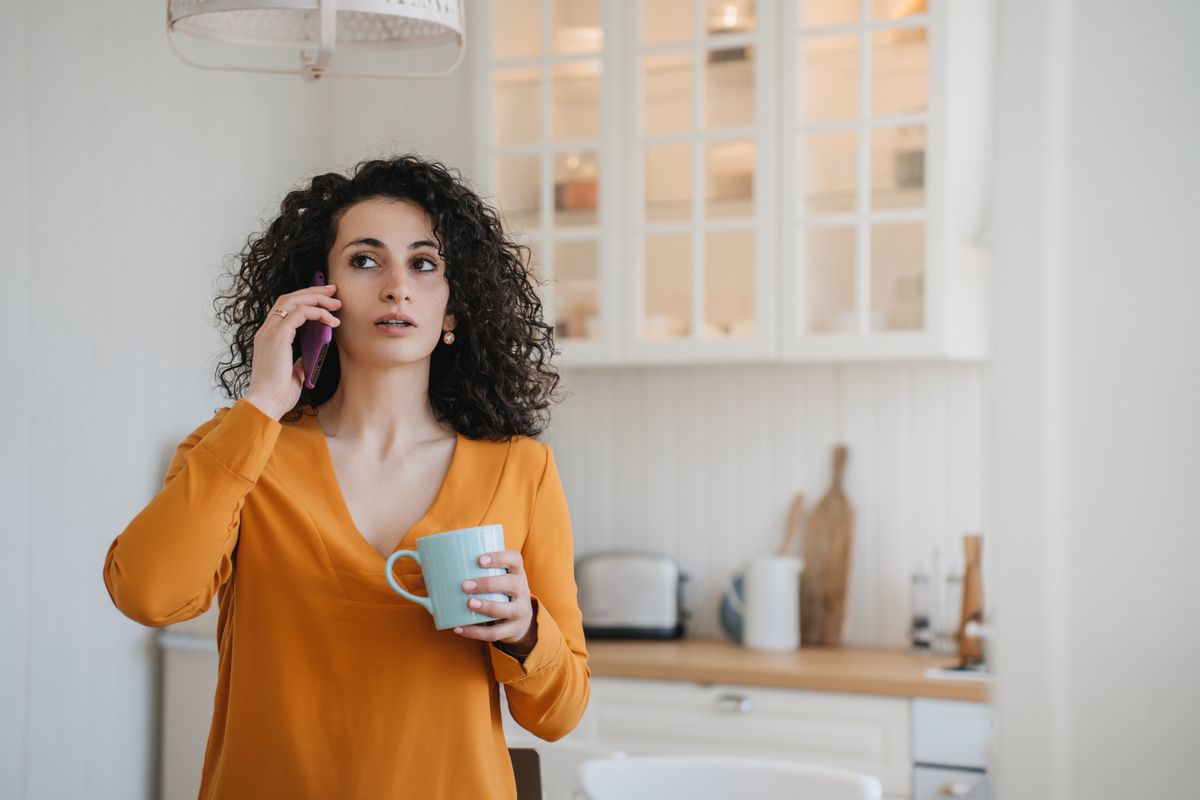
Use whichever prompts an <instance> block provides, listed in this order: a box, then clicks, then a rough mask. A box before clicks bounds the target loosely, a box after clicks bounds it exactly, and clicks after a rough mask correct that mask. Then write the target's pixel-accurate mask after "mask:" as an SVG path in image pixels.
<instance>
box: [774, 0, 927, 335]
mask: <svg viewBox="0 0 1200 800" xmlns="http://www.w3.org/2000/svg"><path fill="white" fill-rule="evenodd" d="M789 16H790V19H789V20H788V21H787V25H788V26H789V29H790V31H791V32H790V33H789V34H788V36H789V39H790V44H789V46H788V59H787V61H786V63H787V64H788V65H789V70H790V71H791V74H792V76H793V77H794V80H792V81H787V80H785V82H784V90H785V92H788V93H789V94H788V95H787V96H786V97H785V103H786V106H787V108H788V109H789V117H790V119H789V121H788V123H787V124H785V126H784V135H785V137H790V139H791V141H790V142H789V141H786V140H785V143H784V144H785V147H790V148H792V151H791V152H792V154H793V156H792V158H791V159H790V162H791V163H792V165H793V167H792V169H793V174H792V176H791V177H792V185H793V186H794V187H795V193H794V194H793V196H791V197H790V198H789V199H788V207H789V208H790V209H792V212H793V218H792V220H791V222H790V223H788V225H787V227H788V229H789V233H790V235H791V236H792V243H791V247H790V248H789V253H790V256H789V260H790V262H791V263H789V264H785V269H787V270H791V271H792V276H793V277H794V283H793V287H794V292H795V294H794V297H795V298H796V299H798V300H800V301H801V302H798V303H795V306H796V309H797V311H798V312H799V313H796V314H794V315H792V319H791V320H790V322H789V324H790V326H791V327H792V330H791V331H790V333H791V335H793V336H795V337H806V336H828V335H831V334H843V335H847V334H848V335H852V336H865V335H870V334H876V333H882V332H890V331H922V330H924V329H925V327H926V321H925V317H926V306H927V297H926V290H925V285H926V281H925V275H926V269H925V265H926V257H925V250H926V246H925V242H926V228H927V203H926V193H925V152H926V142H927V136H926V131H927V128H928V124H929V94H930V91H929V86H930V76H929V46H928V31H929V28H930V25H929V14H928V9H927V7H926V0H800V2H798V3H796V4H795V5H794V6H792V12H791V14H790V15H789ZM789 86H790V87H791V88H790V89H789V88H788V87H789Z"/></svg>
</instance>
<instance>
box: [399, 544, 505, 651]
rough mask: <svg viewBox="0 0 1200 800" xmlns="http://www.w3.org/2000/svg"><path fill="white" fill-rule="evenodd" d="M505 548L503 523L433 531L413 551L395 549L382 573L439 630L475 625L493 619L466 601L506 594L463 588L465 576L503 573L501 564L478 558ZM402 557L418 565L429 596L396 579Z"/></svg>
mask: <svg viewBox="0 0 1200 800" xmlns="http://www.w3.org/2000/svg"><path fill="white" fill-rule="evenodd" d="M503 549H504V526H503V525H479V526H477V527H474V528H461V529H459V530H456V531H446V532H445V533H434V534H431V535H429V536H422V537H421V538H420V539H417V549H416V550H397V551H396V552H394V553H392V555H391V557H390V558H388V560H387V567H386V571H385V572H384V575H385V576H386V577H387V581H388V583H389V584H391V587H392V588H393V589H395V590H396V592H397V593H399V594H400V595H401V596H402V597H406V598H408V599H409V600H412V601H413V602H414V603H417V604H419V605H421V606H424V607H425V610H426V611H428V612H429V613H430V614H432V615H433V623H434V627H435V628H437V629H438V630H439V631H442V630H446V629H447V628H455V627H458V626H459V625H475V624H477V623H480V622H490V621H491V620H494V619H496V618H495V617H490V616H488V615H487V614H481V613H479V612H478V611H473V610H472V609H470V608H467V600H469V599H470V598H472V597H478V598H479V599H481V600H493V601H495V602H498V603H507V602H509V596H508V595H506V594H498V593H494V592H493V593H472V594H468V593H467V592H465V591H463V588H462V583H463V581H465V580H467V579H471V580H478V579H479V578H486V577H490V576H492V575H504V574H506V573H507V572H508V570H506V569H505V568H504V567H482V566H480V565H479V557H480V556H481V555H483V554H484V553H498V552H500V551H501V550H503ZM401 558H411V559H412V560H414V561H416V562H417V564H419V565H420V567H421V574H422V575H423V576H424V578H425V588H426V589H427V590H428V591H429V596H428V597H421V596H420V595H416V594H413V593H412V592H410V591H408V590H407V589H405V588H404V587H403V586H401V585H400V584H399V583H397V582H396V577H395V575H393V574H392V565H393V564H395V563H396V562H397V561H398V560H399V559H401Z"/></svg>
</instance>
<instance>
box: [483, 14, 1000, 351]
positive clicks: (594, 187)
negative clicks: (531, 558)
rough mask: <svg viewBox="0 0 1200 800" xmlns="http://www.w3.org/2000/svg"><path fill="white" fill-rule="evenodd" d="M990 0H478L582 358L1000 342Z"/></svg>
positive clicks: (502, 178) (487, 60)
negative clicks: (996, 334) (990, 272)
mask: <svg viewBox="0 0 1200 800" xmlns="http://www.w3.org/2000/svg"><path fill="white" fill-rule="evenodd" d="M991 3H992V0H955V2H953V3H952V2H949V0H930V2H929V3H928V6H926V4H925V2H924V0H805V2H796V3H789V2H761V1H760V2H752V1H751V0H656V1H655V2H654V3H649V2H622V1H620V0H592V2H578V1H577V0H498V2H494V3H486V4H480V5H479V6H477V7H475V8H476V14H475V17H474V26H475V29H476V30H480V31H482V32H483V33H482V34H481V35H480V37H479V38H478V39H477V40H476V41H477V43H478V46H479V47H480V51H479V57H478V58H477V59H476V62H475V64H476V74H475V89H476V96H477V97H478V98H479V99H480V101H481V102H480V103H479V104H478V107H479V108H480V109H481V119H480V124H478V125H476V137H477V138H476V161H477V164H476V170H475V174H476V175H478V176H480V178H481V181H482V183H483V184H484V187H483V188H484V189H485V193H487V194H491V195H492V196H493V197H494V199H495V201H496V202H497V204H498V205H499V206H500V208H501V210H502V213H503V215H504V217H505V219H506V221H507V222H508V224H509V225H510V226H511V228H512V229H513V230H514V231H517V232H518V235H519V236H520V238H521V239H522V241H524V242H525V243H527V244H528V245H529V246H530V248H531V250H532V254H533V261H534V266H535V272H536V276H537V278H538V279H539V280H545V281H547V283H546V285H545V286H544V288H543V290H542V291H543V302H544V303H545V306H546V308H547V313H548V316H549V317H550V318H551V319H553V320H554V324H555V326H556V329H557V330H556V332H557V339H558V341H559V342H560V344H561V347H562V350H563V356H564V363H567V364H570V365H572V366H575V365H586V364H598V365H612V364H645V363H688V362H730V361H765V360H767V361H769V360H787V361H817V360H851V359H873V360H879V359H918V358H963V359H978V358H984V357H986V355H987V352H988V342H987V325H988V322H987V313H986V310H987V298H986V285H987V268H988V258H987V253H986V248H985V246H984V244H983V243H984V241H985V240H986V221H987V217H988V213H987V208H986V205H985V203H984V199H985V197H986V194H987V190H988V185H987V182H988V174H987V173H988V170H987V165H988V164H989V163H990V159H989V157H988V141H987V133H988V130H989V121H988V115H987V112H988V109H989V107H990V66H991V58H990V49H989V42H990V38H991V31H992V22H991V20H992V15H993V9H992V5H991Z"/></svg>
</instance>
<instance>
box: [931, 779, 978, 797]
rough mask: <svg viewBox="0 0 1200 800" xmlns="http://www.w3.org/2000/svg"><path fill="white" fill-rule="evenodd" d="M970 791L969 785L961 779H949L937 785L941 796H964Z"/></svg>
mask: <svg viewBox="0 0 1200 800" xmlns="http://www.w3.org/2000/svg"><path fill="white" fill-rule="evenodd" d="M970 793H971V787H970V785H968V784H965V783H963V782H962V781H950V782H949V783H943V784H942V785H941V786H939V787H938V794H939V795H940V796H942V797H966V796H967V795H969V794H970Z"/></svg>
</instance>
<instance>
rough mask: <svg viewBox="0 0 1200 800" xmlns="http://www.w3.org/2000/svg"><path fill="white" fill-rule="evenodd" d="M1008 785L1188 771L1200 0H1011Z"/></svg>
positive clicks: (1106, 781) (1005, 357) (1194, 695)
mask: <svg viewBox="0 0 1200 800" xmlns="http://www.w3.org/2000/svg"><path fill="white" fill-rule="evenodd" d="M1000 20H1001V25H1000V29H1001V30H1000V34H1001V35H1000V47H999V66H1000V71H999V74H1000V86H999V88H1000V108H999V110H998V119H999V120H1000V126H999V130H998V134H999V135H998V154H997V155H998V169H997V175H998V176H999V177H998V181H999V183H998V191H997V204H996V209H997V219H998V227H997V234H998V238H997V241H998V259H997V268H996V270H995V274H996V276H997V286H996V289H997V292H996V312H997V313H996V318H997V320H998V330H997V337H996V347H997V349H996V370H995V385H996V397H995V417H994V419H991V420H989V424H988V426H987V427H988V428H989V429H994V432H995V443H996V444H995V455H996V460H995V484H994V497H995V501H994V508H995V518H994V523H993V527H994V528H995V529H996V531H997V536H996V548H995V550H996V552H997V556H998V564H997V567H996V585H997V587H998V592H997V594H996V595H995V597H996V603H995V604H994V606H993V608H994V623H995V626H996V637H997V638H996V646H995V664H996V669H997V680H998V683H997V687H996V690H997V691H996V704H997V709H998V718H999V723H1000V731H999V733H1000V739H999V754H998V755H999V762H998V767H999V768H998V775H997V784H998V786H997V788H998V790H999V792H1000V794H999V795H998V796H999V797H1002V798H1027V797H1053V798H1088V800H1104V799H1105V798H1114V799H1115V798H1132V797H1138V798H1143V797H1195V796H1196V794H1197V791H1198V789H1197V786H1198V785H1200V771H1198V770H1197V769H1196V765H1195V764H1196V756H1195V753H1196V749H1197V747H1198V746H1200V691H1198V686H1200V683H1198V678H1197V676H1198V675H1200V636H1198V635H1197V630H1200V628H1198V624H1197V620H1198V619H1200V588H1198V587H1200V583H1198V582H1197V580H1196V568H1197V565H1198V564H1200V524H1198V523H1197V519H1198V517H1197V507H1196V502H1195V497H1196V489H1195V483H1196V480H1197V477H1198V476H1200V422H1198V420H1200V416H1198V415H1197V409H1198V408H1200V336H1197V333H1196V320H1197V313H1196V304H1197V298H1200V260H1198V257H1197V252H1200V235H1198V234H1197V231H1198V230H1200V227H1198V226H1197V220H1196V216H1197V213H1198V212H1200V206H1198V205H1197V202H1196V198H1197V187H1200V156H1198V154H1197V137H1196V132H1197V130H1200V92H1198V91H1197V76H1198V75H1200V50H1198V49H1197V48H1196V46H1195V32H1196V31H1197V30H1200V5H1197V4H1195V3H1191V2H1183V0H1180V1H1179V2H1165V1H1164V2H1152V3H1138V4H1136V5H1130V4H1128V3H1120V2H1114V0H1095V1H1094V2H1088V3H1082V2H1072V0H1012V2H1006V3H1002V4H1001V6H1000Z"/></svg>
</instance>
